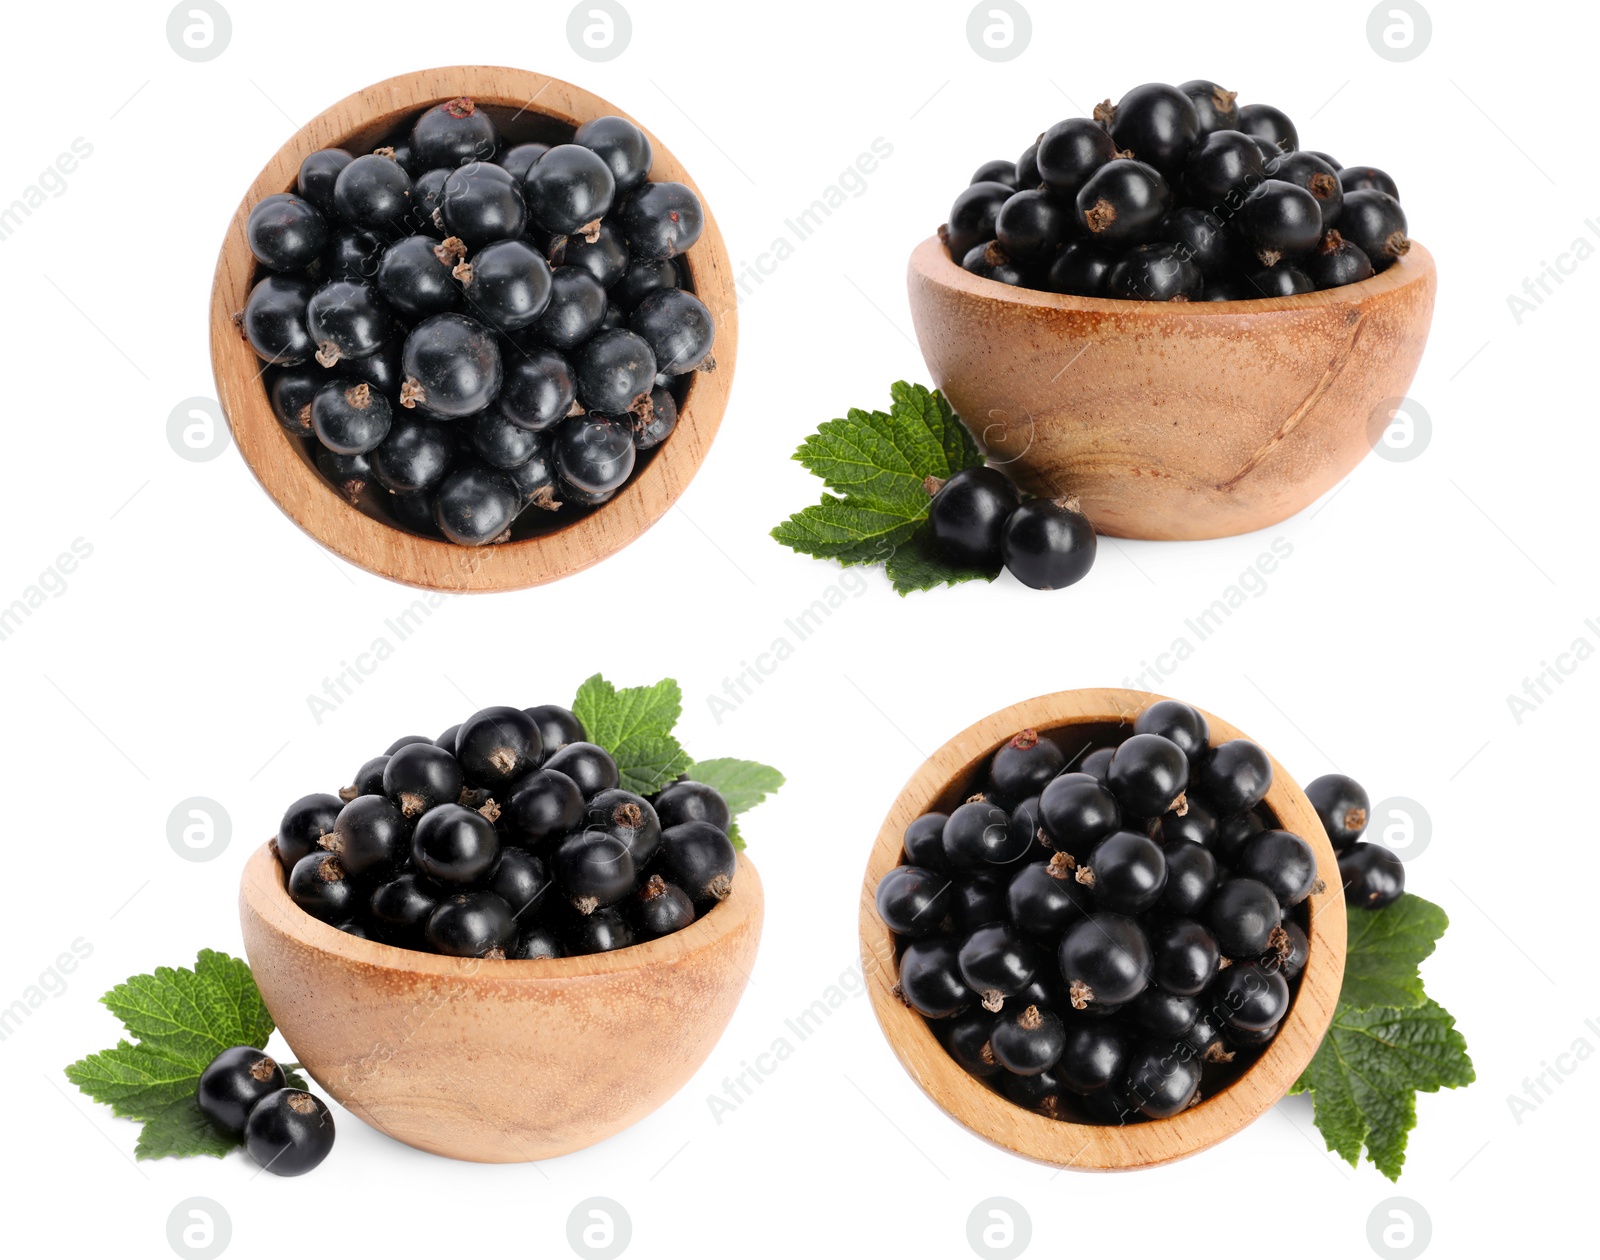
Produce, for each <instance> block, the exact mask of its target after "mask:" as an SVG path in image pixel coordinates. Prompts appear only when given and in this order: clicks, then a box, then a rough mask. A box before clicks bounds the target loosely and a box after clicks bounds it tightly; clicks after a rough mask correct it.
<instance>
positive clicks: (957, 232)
mask: <svg viewBox="0 0 1600 1260" xmlns="http://www.w3.org/2000/svg"><path fill="white" fill-rule="evenodd" d="M1006 166H1007V167H1008V168H1009V167H1010V166H1011V163H1010V162H1007V163H1006ZM1015 191H1016V189H1014V188H1013V187H1011V185H1009V184H1006V183H1001V182H999V181H997V180H983V181H980V182H977V183H973V184H969V185H968V186H967V187H965V188H963V189H962V190H961V191H960V192H959V193H957V194H956V199H955V204H953V205H952V206H951V207H950V219H949V222H947V223H946V224H945V225H944V226H943V227H942V228H941V229H940V230H939V237H940V239H941V240H942V241H943V242H944V245H945V248H946V249H947V250H949V251H950V257H952V258H953V259H955V260H956V261H957V262H960V261H961V260H962V259H963V258H965V257H966V256H967V252H968V251H969V250H971V249H972V247H973V246H974V245H981V244H983V243H985V242H987V241H992V240H994V239H995V235H994V225H995V219H996V218H997V217H998V216H999V214H1000V207H1001V206H1003V205H1005V203H1006V202H1007V201H1008V200H1009V199H1010V197H1011V195H1012V193H1014V192H1015Z"/></svg>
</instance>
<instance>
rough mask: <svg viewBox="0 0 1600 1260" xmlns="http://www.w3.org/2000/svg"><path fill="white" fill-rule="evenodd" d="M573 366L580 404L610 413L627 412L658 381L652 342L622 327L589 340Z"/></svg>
mask: <svg viewBox="0 0 1600 1260" xmlns="http://www.w3.org/2000/svg"><path fill="white" fill-rule="evenodd" d="M671 292H672V293H679V292H681V291H680V290H677V289H674V290H672V291H671ZM685 296H687V295H685ZM572 367H573V373H574V376H575V377H576V379H577V383H578V401H579V403H581V404H582V405H583V406H584V407H586V408H588V409H589V410H590V411H598V412H604V413H606V414H608V415H617V414H620V413H622V412H625V411H627V410H628V409H629V408H631V407H633V406H634V405H635V404H636V403H638V402H639V401H641V400H642V399H644V398H647V397H649V394H650V388H651V386H652V385H654V384H655V376H656V356H655V352H654V351H653V350H651V348H650V343H649V342H648V341H646V340H645V339H644V338H643V337H641V336H640V335H639V334H638V333H635V332H630V331H627V330H624V329H620V328H608V329H605V330H604V331H602V332H600V333H597V334H596V335H595V336H593V337H591V338H590V339H589V340H588V341H586V342H585V343H584V344H583V345H582V346H580V347H579V348H578V350H577V352H576V353H575V354H574V355H573V358H572Z"/></svg>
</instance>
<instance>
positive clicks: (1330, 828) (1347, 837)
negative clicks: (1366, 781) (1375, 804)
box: [1306, 774, 1372, 851]
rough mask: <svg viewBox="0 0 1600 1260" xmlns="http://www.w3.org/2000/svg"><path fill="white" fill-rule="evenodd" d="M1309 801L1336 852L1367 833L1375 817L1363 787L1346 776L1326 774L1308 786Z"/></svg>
mask: <svg viewBox="0 0 1600 1260" xmlns="http://www.w3.org/2000/svg"><path fill="white" fill-rule="evenodd" d="M1306 799H1307V800H1308V801H1310V802H1311V808H1312V809H1314V810H1316V811H1317V817H1318V818H1319V819H1321V820H1322V827H1323V830H1324V831H1326V832H1327V833H1328V840H1329V841H1330V842H1331V843H1332V845H1333V847H1334V848H1335V849H1338V850H1340V851H1343V850H1345V849H1348V848H1349V847H1350V846H1351V845H1352V844H1354V843H1355V842H1356V841H1357V840H1359V839H1361V834H1362V833H1363V832H1364V831H1366V829H1367V823H1368V822H1369V821H1370V820H1371V817H1372V801H1371V799H1370V798H1369V797H1368V796H1367V790H1366V788H1364V787H1362V786H1361V785H1360V784H1359V783H1357V782H1356V781H1355V780H1354V779H1352V778H1351V777H1350V776H1349V775H1347V774H1325V775H1323V776H1322V777H1321V778H1317V779H1313V780H1312V781H1311V782H1310V783H1308V784H1306Z"/></svg>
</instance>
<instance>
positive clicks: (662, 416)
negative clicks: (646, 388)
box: [632, 385, 678, 451]
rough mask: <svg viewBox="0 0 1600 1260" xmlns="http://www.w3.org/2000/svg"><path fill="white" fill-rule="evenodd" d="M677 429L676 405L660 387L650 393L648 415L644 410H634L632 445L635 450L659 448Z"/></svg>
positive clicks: (670, 396)
mask: <svg viewBox="0 0 1600 1260" xmlns="http://www.w3.org/2000/svg"><path fill="white" fill-rule="evenodd" d="M677 427H678V403H677V400H676V399H675V398H673V396H672V395H671V394H670V393H669V392H668V391H667V390H665V389H663V388H662V387H661V386H660V385H657V386H656V387H655V388H654V389H652V390H651V391H650V404H649V409H648V414H645V408H643V407H639V408H635V410H634V414H633V424H632V428H633V445H634V449H635V450H640V451H648V450H652V449H654V448H655V447H657V446H660V445H661V444H662V443H663V442H665V441H666V440H667V439H668V438H669V437H671V436H672V431H673V430H674V429H675V428H677Z"/></svg>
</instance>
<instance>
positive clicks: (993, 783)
mask: <svg viewBox="0 0 1600 1260" xmlns="http://www.w3.org/2000/svg"><path fill="white" fill-rule="evenodd" d="M1066 760H1067V759H1066V757H1065V755H1064V754H1063V753H1062V751H1061V746H1060V745H1059V744H1057V743H1056V742H1055V740H1053V739H1051V738H1050V737H1049V736H1048V735H1041V734H1039V732H1038V731H1035V730H1033V729H1032V728H1029V729H1028V730H1025V731H1019V732H1018V733H1017V734H1015V735H1013V736H1012V737H1011V738H1010V739H1008V740H1007V741H1006V742H1005V743H1004V744H1002V745H1001V746H1000V748H999V749H998V750H997V751H996V752H995V754H994V757H993V758H992V759H991V760H990V762H989V788H988V793H989V795H990V796H991V797H992V798H993V799H995V800H997V801H1001V802H1006V801H1012V802H1015V801H1021V800H1023V799H1025V798H1027V797H1030V796H1037V795H1038V794H1039V793H1040V792H1041V791H1043V790H1044V787H1045V785H1046V784H1048V783H1049V782H1050V780H1052V779H1053V778H1055V777H1056V775H1058V774H1060V773H1061V768H1062V766H1064V765H1065V764H1066Z"/></svg>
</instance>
